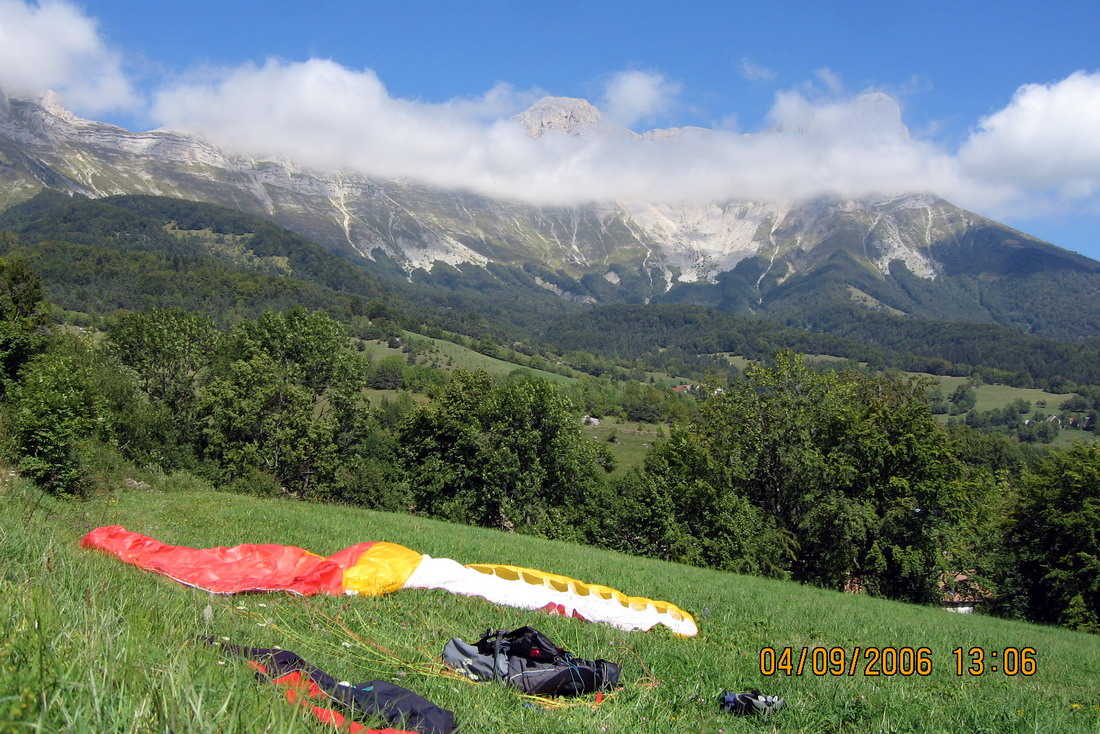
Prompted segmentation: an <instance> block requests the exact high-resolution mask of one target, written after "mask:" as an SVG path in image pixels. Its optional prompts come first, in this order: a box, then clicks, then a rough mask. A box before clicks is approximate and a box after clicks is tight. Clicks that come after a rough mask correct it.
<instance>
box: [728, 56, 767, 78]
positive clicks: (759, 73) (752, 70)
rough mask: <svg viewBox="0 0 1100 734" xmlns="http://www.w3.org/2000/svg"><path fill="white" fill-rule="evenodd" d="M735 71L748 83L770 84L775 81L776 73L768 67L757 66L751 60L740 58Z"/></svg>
mask: <svg viewBox="0 0 1100 734" xmlns="http://www.w3.org/2000/svg"><path fill="white" fill-rule="evenodd" d="M737 70H738V71H739V72H740V74H741V76H742V77H744V78H745V79H747V80H748V81H750V82H770V81H771V80H773V79H775V77H776V73H775V72H774V71H773V70H772V69H769V68H768V67H766V66H764V65H762V64H757V63H756V62H754V61H753V60H752V59H749V58H742V59H741V63H740V64H738V66H737Z"/></svg>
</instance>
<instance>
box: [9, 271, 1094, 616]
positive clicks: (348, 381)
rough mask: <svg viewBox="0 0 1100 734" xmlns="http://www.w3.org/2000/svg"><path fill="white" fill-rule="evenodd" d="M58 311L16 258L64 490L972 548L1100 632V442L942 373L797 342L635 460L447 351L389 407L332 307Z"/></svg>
mask: <svg viewBox="0 0 1100 734" xmlns="http://www.w3.org/2000/svg"><path fill="white" fill-rule="evenodd" d="M49 327H50V324H49V320H48V311H47V309H46V307H45V304H44V302H43V300H42V286H41V283H40V281H39V280H38V278H37V276H35V274H34V273H33V272H31V271H30V270H29V269H28V268H26V266H25V265H22V264H20V263H18V262H10V261H2V262H0V364H2V367H3V411H2V415H3V431H2V434H0V439H2V444H0V446H2V448H3V450H4V453H5V455H6V456H7V457H8V458H9V460H11V461H13V462H14V463H16V464H17V466H18V467H19V468H20V470H21V471H22V473H23V474H24V475H25V476H27V477H29V478H31V479H33V480H34V481H35V482H37V483H38V484H39V485H40V486H41V487H42V488H43V489H45V490H46V491H49V492H53V493H57V494H71V495H74V496H79V495H81V494H86V493H89V492H94V491H97V477H99V476H101V475H102V474H103V473H104V472H105V471H107V469H106V468H105V467H109V466H112V465H114V466H117V465H118V464H119V462H122V463H125V462H131V463H133V464H136V465H141V466H156V467H159V468H160V469H162V470H164V471H183V472H188V473H191V474H194V475H196V476H201V477H204V478H206V479H208V480H209V481H210V482H211V483H213V484H214V485H215V486H219V487H222V488H224V489H228V490H231V491H239V492H249V493H260V494H273V495H291V496H295V497H299V498H301V499H303V500H311V501H327V502H343V503H350V504H355V505H359V506H363V507H369V508H376V509H384V510H394V511H401V512H414V513H420V514H424V515H428V516H432V517H440V518H444V519H448V520H451V521H456V522H464V523H471V524H476V525H481V526H485V527H493V528H498V529H502V530H506V531H513V532H522V533H530V534H535V535H540V536H544V537H552V538H563V539H569V540H574V541H580V542H585V543H590V544H594V545H599V546H603V547H608V548H615V549H619V550H622V551H626V552H629V553H635V554H642V555H649V556H653V557H657V558H664V559H668V560H673V561H679V562H684V563H690V564H696V565H701V566H708V567H713V568H719V569H725V570H730V571H737V572H741V573H752V574H759V575H765V576H773V577H777V578H788V579H794V580H798V581H803V582H806V583H813V584H817V585H820V586H824V587H828V588H834V589H844V588H848V589H851V588H858V589H862V590H863V591H865V592H867V593H870V594H875V595H879V596H884V597H888V598H894V599H902V600H907V601H913V602H921V603H933V602H935V601H937V600H938V599H940V598H942V595H943V593H944V588H943V584H944V582H945V580H947V582H948V583H953V581H952V580H953V579H954V578H956V575H957V574H958V573H959V572H964V573H965V575H966V576H967V577H968V578H969V580H970V583H972V584H974V586H975V588H976V589H977V590H979V591H980V593H981V594H983V595H985V596H986V597H987V598H988V599H989V603H990V607H991V609H993V610H994V611H995V612H997V613H1000V614H1005V615H1009V616H1015V617H1019V618H1025V619H1032V620H1036V621H1043V622H1051V623H1057V624H1063V625H1066V626H1069V627H1073V628H1076V629H1082V630H1089V631H1100V616H1098V615H1100V563H1098V559H1097V548H1098V547H1100V543H1098V541H1100V538H1098V537H1097V534H1098V533H1100V530H1098V529H1100V496H1098V495H1097V492H1098V487H1100V448H1097V447H1092V448H1086V447H1075V448H1072V449H1068V450H1063V451H1056V452H1049V453H1041V452H1037V451H1034V450H1032V449H1029V448H1028V447H1026V446H1022V445H1020V444H1019V443H1016V442H1010V441H1008V440H1007V439H1003V438H998V437H994V436H980V435H977V434H974V433H973V432H971V431H969V430H968V429H966V428H965V427H963V426H958V427H953V428H946V427H942V426H940V425H938V424H937V423H936V422H935V421H934V419H933V416H932V412H931V410H930V407H929V401H928V396H927V394H926V386H925V385H924V384H923V383H921V382H920V381H914V380H910V379H903V378H899V377H892V376H888V375H870V374H866V373H863V372H860V371H844V370H830V371H825V372H823V371H817V370H814V369H811V368H810V367H809V366H808V365H807V364H806V363H805V362H804V361H803V360H802V359H801V358H800V357H797V356H795V355H794V354H791V353H780V354H779V355H777V356H776V357H775V359H774V360H771V361H770V363H769V364H761V365H755V366H752V367H750V368H748V369H747V370H746V371H745V373H744V375H743V376H741V377H739V378H738V379H735V380H732V381H726V382H721V383H719V382H715V383H712V384H708V385H704V386H701V388H700V389H699V390H698V391H697V392H698V395H699V398H698V399H699V404H698V408H697V410H694V411H692V412H691V413H690V414H689V415H685V416H683V417H682V418H681V419H680V420H679V421H678V422H677V423H676V424H675V425H674V426H673V428H672V430H671V434H670V436H669V437H668V439H667V440H665V441H661V442H658V443H657V444H656V445H655V446H654V447H653V448H652V449H651V450H650V453H649V454H648V456H647V457H646V459H645V462H644V465H643V466H641V467H638V468H636V469H634V470H632V471H630V472H628V473H627V474H626V475H625V476H622V477H621V478H618V479H612V478H611V477H610V475H609V470H610V469H611V468H612V466H613V461H612V459H611V456H610V454H609V453H608V451H607V448H606V444H601V443H598V442H596V441H594V440H592V439H591V438H588V437H587V436H586V435H585V434H584V433H583V432H582V431H581V427H580V415H581V410H580V406H579V405H578V404H577V402H575V400H574V398H573V396H571V395H570V394H569V393H568V391H567V390H565V389H562V388H558V387H556V386H554V385H553V384H551V383H549V382H546V381H544V380H540V379H537V378H531V377H530V376H527V375H524V374H515V375H511V376H507V377H504V378H497V379H494V378H491V377H490V376H489V375H487V374H485V373H483V372H468V371H462V370H458V371H455V372H452V373H442V372H440V374H439V376H438V378H433V379H431V380H427V381H426V383H425V384H426V389H427V390H428V392H429V393H430V397H431V399H430V401H428V402H426V403H423V404H421V403H417V402H416V401H412V400H409V399H406V400H404V401H402V402H400V403H398V402H397V401H383V402H382V403H376V404H374V405H372V404H371V403H370V402H369V400H368V393H367V392H366V389H367V388H368V387H369V385H370V384H371V380H372V379H377V376H378V372H377V370H378V366H377V365H374V364H373V363H372V362H371V361H370V360H369V359H368V358H367V357H366V356H365V355H364V354H363V353H362V352H360V351H359V350H358V349H357V348H356V346H355V343H354V341H353V340H351V339H350V338H349V334H348V332H347V329H346V327H345V326H344V325H343V324H341V323H340V322H339V321H337V320H335V319H334V318H332V317H331V316H330V315H328V314H326V313H325V312H323V311H309V310H306V309H303V308H295V309H290V310H288V311H283V312H268V313H264V314H261V315H259V316H257V317H255V318H244V319H241V320H240V321H238V322H237V323H236V324H235V325H233V326H232V327H229V328H224V329H221V328H218V327H217V326H216V325H215V324H214V323H213V321H212V320H211V319H210V318H209V317H207V316H203V315H200V314H193V313H187V312H184V311H178V310H153V311H147V312H133V313H127V314H123V315H121V316H118V317H117V318H115V319H113V320H112V321H111V322H110V323H109V325H108V326H107V328H106V330H105V334H102V335H98V334H87V333H82V332H81V331H80V330H79V329H73V328H49Z"/></svg>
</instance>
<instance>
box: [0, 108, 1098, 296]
mask: <svg viewBox="0 0 1100 734" xmlns="http://www.w3.org/2000/svg"><path fill="white" fill-rule="evenodd" d="M517 121H518V122H519V123H520V124H522V125H524V126H525V128H526V129H527V131H528V134H529V135H531V136H533V137H539V136H543V135H551V134H567V135H586V134H623V133H625V134H631V135H633V134H634V133H630V132H629V131H622V130H621V129H620V130H619V131H618V132H616V131H614V130H612V129H610V128H609V127H608V126H606V125H605V124H604V122H603V121H602V120H601V118H600V114H599V110H597V109H596V108H595V107H594V106H592V105H591V104H589V103H587V102H585V101H584V100H573V99H568V98H546V99H543V100H541V101H540V102H538V103H536V104H535V105H533V106H532V107H531V108H530V109H528V110H527V111H525V112H524V113H522V114H521V115H519V116H518V117H517ZM679 134H682V132H681V131H679V130H667V131H661V130H658V131H651V132H649V133H646V134H645V136H646V137H649V138H651V139H652V140H653V142H654V144H660V141H661V139H662V138H664V137H668V136H675V135H679ZM698 134H705V131H700V132H699V133H698ZM42 188H50V189H56V190H60V191H66V192H70V193H79V194H83V195H86V196H90V197H102V196H108V195H113V194H133V193H139V194H154V195H161V196H172V197H179V198H184V199H193V200H197V201H207V202H213V203H217V204H221V205H223V206H229V207H232V208H236V209H240V210H243V211H246V212H250V213H255V214H262V215H264V216H267V217H269V218H271V219H273V220H274V221H276V222H278V223H279V224H281V225H283V226H285V227H287V228H289V229H291V230H293V231H296V232H299V233H300V234H303V235H305V236H307V237H309V238H311V239H313V240H315V241H317V242H318V243H320V244H323V245H325V246H327V247H329V248H330V249H333V250H335V251H338V252H341V253H343V254H345V255H348V256H351V257H354V258H363V259H365V260H367V261H376V262H381V261H384V262H385V263H387V265H388V266H390V267H394V266H396V268H399V269H400V270H401V271H403V272H404V273H406V274H407V275H408V276H409V277H411V276H412V274H413V273H414V272H416V271H418V270H423V271H431V270H432V269H433V268H435V267H436V266H437V265H438V264H440V263H443V264H446V265H449V266H452V267H454V268H458V269H459V270H462V269H463V268H466V267H468V266H488V265H490V264H498V265H504V266H513V267H523V268H528V269H531V268H534V269H536V270H538V278H537V280H536V282H538V283H539V285H540V286H541V287H543V288H545V289H547V290H549V291H552V292H554V293H557V294H559V295H561V296H562V297H564V298H568V299H571V300H577V301H582V302H594V301H598V300H645V301H649V300H651V299H657V298H661V297H662V296H663V295H664V294H668V293H670V292H675V291H676V289H678V288H682V287H686V286H691V285H705V284H716V283H718V282H719V281H721V279H722V278H723V274H725V273H729V272H731V271H734V270H735V269H738V268H739V266H740V267H741V269H742V270H745V268H744V265H745V264H746V263H752V264H754V265H753V267H752V268H748V270H751V271H752V272H753V273H754V275H753V277H752V278H749V279H748V280H747V281H746V283H748V284H749V286H751V287H750V288H749V290H752V291H753V293H752V294H751V298H749V299H747V300H745V301H744V302H746V303H750V302H752V301H756V302H759V303H763V302H764V299H765V298H766V296H767V291H768V289H771V288H777V287H779V286H782V285H783V284H784V283H786V282H787V281H788V280H790V279H792V278H797V277H806V276H808V275H810V274H812V273H814V272H815V271H816V270H817V269H820V268H822V267H824V266H825V264H826V263H829V262H833V261H835V259H836V258H837V257H838V256H839V255H840V254H843V255H844V257H845V258H846V262H848V263H849V266H850V267H854V268H856V269H861V270H862V271H865V274H871V275H873V276H874V277H877V278H880V279H884V280H889V279H891V278H892V277H894V275H893V274H894V271H895V270H896V269H897V268H899V267H901V266H904V268H903V269H904V270H905V271H906V272H907V273H908V274H910V275H912V276H915V277H916V278H918V279H921V280H924V281H929V282H931V281H934V280H936V279H937V278H939V277H941V276H943V275H951V274H954V273H958V272H963V271H966V270H967V268H971V269H973V268H974V267H975V266H976V265H975V264H976V263H978V261H982V262H988V261H991V260H990V258H988V257H986V256H985V255H982V256H981V257H974V256H970V255H966V254H960V253H967V252H969V253H971V255H973V253H975V252H978V251H981V252H982V253H984V252H986V251H987V250H989V249H990V248H993V249H997V248H1000V249H998V250H997V251H998V252H1002V251H1005V252H1007V251H1010V250H1012V249H1013V248H1015V249H1016V250H1020V251H1026V252H1027V253H1030V254H1029V255H1028V258H1030V260H1029V261H1036V262H1037V260H1036V256H1035V253H1039V254H1040V255H1041V257H1039V258H1038V259H1039V260H1042V262H1043V263H1044V265H1043V266H1044V267H1047V266H1050V264H1051V263H1053V262H1056V263H1058V267H1066V268H1070V269H1077V270H1081V269H1083V270H1086V271H1089V272H1093V271H1094V270H1095V269H1100V264H1097V263H1094V262H1093V261H1091V260H1088V259H1087V258H1084V257H1081V256H1078V255H1074V254H1073V253H1069V252H1066V251H1063V250H1059V249H1058V248H1054V247H1053V246H1050V245H1047V244H1046V243H1042V242H1040V241H1038V240H1035V239H1034V238H1031V237H1029V236H1027V235H1025V234H1023V233H1020V232H1017V231H1015V230H1012V229H1010V228H1007V227H1004V226H1003V225H999V224H997V223H995V222H992V221H991V220H988V219H985V218H983V217H980V216H978V215H976V214H974V213H971V212H968V211H966V210H963V209H960V208H959V207H956V206H954V205H952V204H950V203H949V202H946V201H944V200H942V199H940V198H938V197H936V196H933V195H931V194H924V193H917V194H909V195H904V196H896V197H889V198H880V199H868V200H860V201H850V200H848V201H846V200H840V199H836V198H828V197H822V198H820V199H816V200H813V201H807V202H756V201H740V200H728V201H716V202H708V203H697V202H696V203H679V204H673V203H655V202H604V203H592V204H585V205H578V206H570V207H562V206H558V207H550V206H535V205H532V204H528V203H524V202H520V201H509V200H502V199H493V198H490V197H486V196H482V195H480V194H476V193H472V192H467V191H458V190H443V189H439V188H435V187H432V186H428V185H424V184H421V183H417V182H414V181H407V180H391V179H379V178H373V177H369V176H364V175H361V174H355V173H348V172H321V171H315V170H310V169H308V168H303V167H300V166H298V165H296V164H294V163H293V162H291V161H282V160H260V159H255V158H249V157H246V156H240V155H233V154H230V153H227V152H225V151H223V150H220V149H219V148H217V147H216V146H213V145H211V144H209V143H207V142H205V141H203V140H201V139H199V138H196V137H194V136H190V135H186V134H182V133H176V132H172V131H167V130H153V131H149V132H138V133H135V132H130V131H127V130H124V129H122V128H119V127H116V126H113V125H109V124H106V123H101V122H96V121H91V120H84V119H81V118H80V117H77V116H76V115H73V114H72V113H71V112H69V111H68V110H66V109H64V108H63V107H61V106H60V105H59V104H58V103H57V101H56V100H55V99H54V98H52V97H51V96H47V97H44V98H43V99H41V100H21V99H7V98H3V97H0V208H2V207H4V206H7V205H10V204H13V203H16V202H18V201H22V200H25V199H28V198H30V197H31V196H33V195H34V193H35V192H36V191H38V190H40V189H42ZM1005 248H1008V249H1007V250H1005ZM1028 258H1025V259H1028ZM1003 259H1004V258H1002V260H1003ZM1009 259H1010V260H1011V258H1009ZM1018 260H1020V258H1016V260H1013V261H1012V262H1011V263H1010V264H1009V265H1010V266H1011V267H1020V263H1019V262H1017V261H1018ZM998 262H1000V261H998ZM852 263H854V265H852ZM1094 266H1095V268H1094ZM979 267H984V265H983V266H979ZM997 267H1000V268H1001V269H1003V268H1004V267H1009V266H1006V265H1004V264H1003V263H1001V265H998V266H997ZM987 274H989V275H991V276H998V275H1000V274H1002V273H999V272H990V273H987ZM593 278H595V279H596V280H597V281H598V283H599V285H598V287H597V286H595V285H593V283H594V282H595V281H593V280H592V279H593ZM586 282H587V283H588V286H585V285H584V284H585V283H586ZM857 290H858V289H857ZM861 292H862V291H861ZM864 295H866V293H864ZM869 298H870V301H868V300H867V299H865V298H863V297H862V296H858V295H853V300H855V301H857V302H860V303H864V304H865V305H871V306H874V305H875V303H874V302H875V301H876V299H875V298H874V297H869ZM884 307H887V308H894V309H897V308H900V310H901V311H902V312H904V311H905V306H904V304H892V305H886V306H884Z"/></svg>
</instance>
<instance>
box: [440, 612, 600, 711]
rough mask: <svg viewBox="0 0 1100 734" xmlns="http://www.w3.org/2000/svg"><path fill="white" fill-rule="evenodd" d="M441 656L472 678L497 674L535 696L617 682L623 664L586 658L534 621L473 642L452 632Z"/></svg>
mask: <svg viewBox="0 0 1100 734" xmlns="http://www.w3.org/2000/svg"><path fill="white" fill-rule="evenodd" d="M443 662H444V663H446V664H447V665H448V666H449V667H451V668H454V669H455V670H458V671H460V672H462V673H465V674H466V675H467V676H469V677H470V678H472V679H474V680H479V681H485V680H499V681H501V682H502V683H504V684H505V685H508V686H511V687H513V688H518V689H519V690H521V691H523V692H524V693H527V694H530V695H534V696H580V695H583V694H585V693H595V692H596V691H605V690H610V689H612V688H614V687H616V686H617V685H619V665H618V664H617V663H612V662H609V661H607V660H602V659H597V660H584V659H581V658H576V657H573V655H572V654H571V653H570V652H568V651H567V650H565V649H564V648H562V647H559V646H558V645H556V644H555V643H554V642H553V641H552V640H551V639H550V638H548V637H546V635H544V634H542V633H541V632H539V631H538V630H536V629H534V628H532V627H520V628H519V629H516V630H513V631H511V632H506V631H505V630H498V631H496V632H492V631H487V632H486V633H485V634H484V635H483V636H482V637H481V639H480V640H478V641H477V642H476V643H474V644H470V643H468V642H466V641H465V640H462V639H460V638H457V637H456V638H454V639H452V640H451V641H450V642H448V643H447V644H446V645H445V646H444V648H443Z"/></svg>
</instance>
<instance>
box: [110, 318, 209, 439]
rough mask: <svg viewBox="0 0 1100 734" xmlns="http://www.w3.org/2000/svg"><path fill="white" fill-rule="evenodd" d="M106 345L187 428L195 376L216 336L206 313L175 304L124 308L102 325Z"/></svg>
mask: <svg viewBox="0 0 1100 734" xmlns="http://www.w3.org/2000/svg"><path fill="white" fill-rule="evenodd" d="M107 336H108V339H109V341H108V348H109V350H110V352H111V353H112V354H113V355H114V356H115V357H116V358H117V359H118V360H119V362H121V363H122V364H124V365H126V366H128V367H130V368H131V369H133V370H134V372H135V374H136V375H137V378H138V380H139V382H140V384H141V386H142V388H143V389H144V390H145V392H146V394H148V395H149V397H150V398H151V399H153V400H155V401H157V402H160V403H162V404H163V405H164V407H165V408H166V409H167V410H168V412H169V413H170V414H171V415H172V417H173V419H174V420H175V421H176V422H177V423H178V424H180V425H181V427H183V429H184V430H190V429H191V427H192V425H193V420H194V410H195V399H196V393H197V391H198V387H199V385H200V378H201V376H202V375H203V373H204V371H205V370H207V369H208V367H209V365H210V361H211V359H212V358H213V356H214V354H215V352H216V350H217V348H218V345H219V343H220V339H221V333H220V332H219V331H218V330H217V329H216V328H215V326H214V322H213V320H211V319H210V317H208V316H205V315H202V314H195V313H187V312H185V311H181V310H179V309H163V310H162V309H153V310H151V311H146V312H141V313H130V314H125V315H123V316H121V317H119V318H117V319H116V320H115V321H114V322H112V323H111V324H110V325H109V326H108V328H107Z"/></svg>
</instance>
